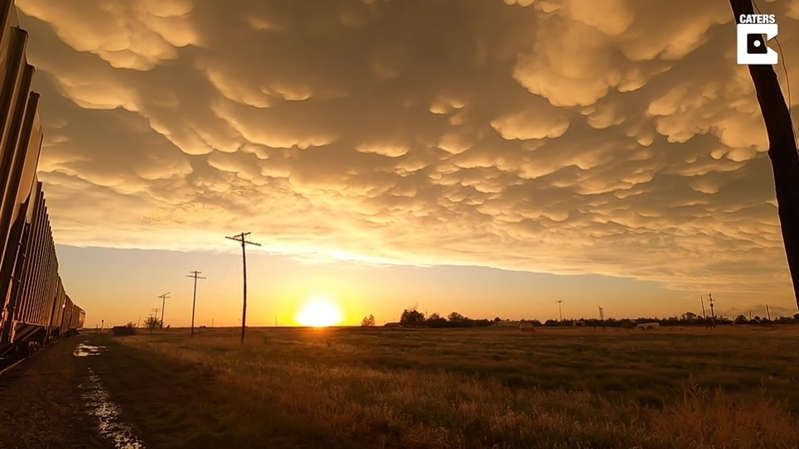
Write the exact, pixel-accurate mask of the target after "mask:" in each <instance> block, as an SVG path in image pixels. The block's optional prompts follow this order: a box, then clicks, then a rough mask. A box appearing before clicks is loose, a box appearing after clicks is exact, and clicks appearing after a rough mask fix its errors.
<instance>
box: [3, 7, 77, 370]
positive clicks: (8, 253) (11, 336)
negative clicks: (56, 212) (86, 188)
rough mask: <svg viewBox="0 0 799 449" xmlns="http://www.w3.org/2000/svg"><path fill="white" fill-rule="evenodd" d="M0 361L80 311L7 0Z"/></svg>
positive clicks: (21, 40)
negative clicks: (52, 212) (58, 238)
mask: <svg viewBox="0 0 799 449" xmlns="http://www.w3.org/2000/svg"><path fill="white" fill-rule="evenodd" d="M0 26H2V33H1V34H0V83H1V84H2V90H1V91H0V306H1V307H0V357H3V356H4V354H6V353H8V352H10V351H11V350H13V349H19V348H20V347H21V346H23V345H29V344H30V343H38V344H44V343H47V342H48V341H49V340H51V339H52V338H55V337H58V336H62V335H66V334H68V333H71V332H74V331H75V330H77V329H78V328H79V327H81V326H82V325H83V320H84V319H85V313H84V312H83V310H82V309H80V307H78V306H76V305H75V304H74V303H73V302H72V300H71V299H70V298H69V297H68V296H67V294H66V292H65V291H64V285H63V283H62V281H61V277H60V276H59V275H58V259H57V257H56V252H55V242H54V241H53V235H52V229H51V227H50V218H49V215H48V213H47V205H46V201H45V197H44V192H43V191H42V184H41V182H39V181H38V179H37V177H36V169H37V166H38V162H39V154H40V152H41V146H42V140H43V133H42V127H41V123H40V121H39V114H38V102H39V94H37V93H36V92H32V91H31V90H30V87H31V80H32V78H33V74H34V68H33V66H32V65H30V64H28V62H27V58H26V56H25V47H26V44H27V40H28V34H27V33H26V32H25V31H24V30H22V29H21V28H20V27H19V21H18V18H17V15H16V10H15V8H14V4H13V0H0Z"/></svg>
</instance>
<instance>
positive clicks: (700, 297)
mask: <svg viewBox="0 0 799 449" xmlns="http://www.w3.org/2000/svg"><path fill="white" fill-rule="evenodd" d="M699 302H700V303H702V318H703V319H705V320H706V319H707V313H706V312H705V300H704V298H702V295H699Z"/></svg>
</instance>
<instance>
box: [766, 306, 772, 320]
mask: <svg viewBox="0 0 799 449" xmlns="http://www.w3.org/2000/svg"><path fill="white" fill-rule="evenodd" d="M766 316H767V317H768V320H769V321H771V311H770V310H769V309H768V304H766Z"/></svg>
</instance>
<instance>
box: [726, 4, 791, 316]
mask: <svg viewBox="0 0 799 449" xmlns="http://www.w3.org/2000/svg"><path fill="white" fill-rule="evenodd" d="M730 4H731V5H732V11H733V13H734V14H735V21H736V23H737V22H738V17H740V16H741V14H753V13H754V11H753V9H752V2H751V0H730ZM781 56H782V55H781ZM749 74H750V75H751V76H752V81H753V82H754V84H755V91H756V92H757V101H758V103H760V110H761V112H762V113H763V120H764V121H765V123H766V131H767V132H768V140H769V150H768V155H769V158H770V159H771V168H772V171H773V172H774V186H775V190H776V193H777V207H778V213H779V217H780V224H781V226H782V239H783V241H784V243H785V254H786V255H787V256H788V269H789V270H790V272H791V280H792V281H793V293H794V297H795V299H796V302H797V306H799V155H797V152H796V141H795V140H794V133H793V125H792V123H791V115H790V113H789V111H788V106H786V104H785V98H784V97H783V96H782V90H780V83H779V81H778V80H777V74H776V73H775V72H774V69H773V68H772V67H771V66H770V65H750V66H749Z"/></svg>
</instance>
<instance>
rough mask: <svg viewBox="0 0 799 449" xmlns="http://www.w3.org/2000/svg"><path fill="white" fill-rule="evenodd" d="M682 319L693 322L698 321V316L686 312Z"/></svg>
mask: <svg viewBox="0 0 799 449" xmlns="http://www.w3.org/2000/svg"><path fill="white" fill-rule="evenodd" d="M682 319H684V320H686V321H691V320H695V319H696V314H695V313H693V312H685V313H683V314H682Z"/></svg>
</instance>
